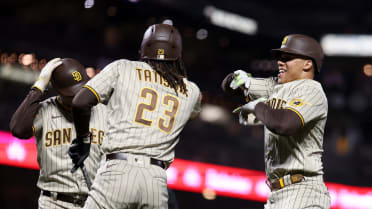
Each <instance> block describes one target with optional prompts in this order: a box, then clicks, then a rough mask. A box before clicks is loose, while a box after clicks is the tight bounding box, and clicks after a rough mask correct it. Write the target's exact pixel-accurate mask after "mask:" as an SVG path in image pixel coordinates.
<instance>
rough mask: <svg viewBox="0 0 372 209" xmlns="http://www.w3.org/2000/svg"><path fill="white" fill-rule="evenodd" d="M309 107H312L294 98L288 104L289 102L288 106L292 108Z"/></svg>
mask: <svg viewBox="0 0 372 209" xmlns="http://www.w3.org/2000/svg"><path fill="white" fill-rule="evenodd" d="M304 104H306V105H309V106H312V104H311V103H309V102H305V101H304V100H302V99H299V98H295V99H292V100H291V101H290V102H289V105H290V106H292V107H301V106H302V105H304Z"/></svg>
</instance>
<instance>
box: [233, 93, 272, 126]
mask: <svg viewBox="0 0 372 209" xmlns="http://www.w3.org/2000/svg"><path fill="white" fill-rule="evenodd" d="M266 101H267V99H266V98H264V97H261V98H258V99H256V100H253V101H251V102H248V103H247V104H245V105H242V106H240V107H238V108H236V109H235V110H233V113H239V123H240V124H242V125H245V126H247V125H259V124H260V122H259V121H258V120H257V118H256V116H255V115H254V108H255V107H256V105H257V104H258V103H260V102H266Z"/></svg>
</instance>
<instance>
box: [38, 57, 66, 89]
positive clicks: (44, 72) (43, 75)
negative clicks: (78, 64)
mask: <svg viewBox="0 0 372 209" xmlns="http://www.w3.org/2000/svg"><path fill="white" fill-rule="evenodd" d="M61 64H62V60H61V58H54V59H52V60H50V61H49V62H48V63H47V64H46V65H45V66H44V67H43V69H41V72H40V75H39V78H38V80H37V81H36V82H35V83H34V85H33V86H32V87H36V88H38V89H39V90H40V91H41V92H43V91H44V90H45V88H46V87H47V86H48V83H49V81H50V78H51V77H52V73H53V71H54V69H56V68H57V67H58V66H60V65H61Z"/></svg>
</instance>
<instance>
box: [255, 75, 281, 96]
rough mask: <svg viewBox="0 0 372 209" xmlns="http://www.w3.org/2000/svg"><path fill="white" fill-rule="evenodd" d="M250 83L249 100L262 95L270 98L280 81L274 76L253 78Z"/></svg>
mask: <svg viewBox="0 0 372 209" xmlns="http://www.w3.org/2000/svg"><path fill="white" fill-rule="evenodd" d="M250 80H251V84H250V85H249V96H248V97H249V100H255V99H258V98H260V97H266V98H268V97H269V96H270V95H271V94H272V91H273V89H274V86H275V85H277V84H278V83H277V82H276V81H275V80H274V79H273V78H251V79H250Z"/></svg>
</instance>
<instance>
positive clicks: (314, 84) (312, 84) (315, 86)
mask: <svg viewBox="0 0 372 209" xmlns="http://www.w3.org/2000/svg"><path fill="white" fill-rule="evenodd" d="M291 83H292V88H297V89H303V90H308V89H311V90H315V91H323V87H322V85H321V84H320V83H319V82H318V81H316V80H313V79H302V80H296V81H293V82H291Z"/></svg>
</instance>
